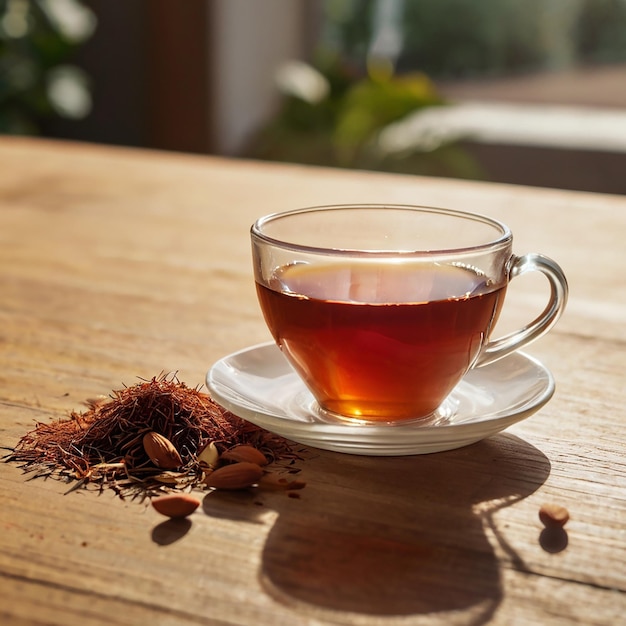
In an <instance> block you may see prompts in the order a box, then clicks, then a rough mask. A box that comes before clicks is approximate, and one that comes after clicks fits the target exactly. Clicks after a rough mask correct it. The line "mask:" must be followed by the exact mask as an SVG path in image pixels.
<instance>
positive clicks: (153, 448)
mask: <svg viewBox="0 0 626 626" xmlns="http://www.w3.org/2000/svg"><path fill="white" fill-rule="evenodd" d="M143 448H144V450H145V451H146V454H147V455H148V456H149V457H150V460H151V461H152V462H153V463H154V464H155V465H156V466H157V467H160V468H162V469H175V468H177V467H180V466H181V465H182V464H183V460H182V459H181V458H180V454H178V450H176V448H175V447H174V444H173V443H172V442H171V441H170V440H169V439H167V438H166V437H164V436H163V435H160V434H159V433H155V432H154V431H150V432H149V433H146V434H145V435H144V436H143Z"/></svg>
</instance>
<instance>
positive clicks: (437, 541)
mask: <svg viewBox="0 0 626 626" xmlns="http://www.w3.org/2000/svg"><path fill="white" fill-rule="evenodd" d="M549 473H550V463H549V461H548V459H547V458H546V457H545V456H544V455H543V454H542V453H541V452H540V451H539V450H537V449H536V448H535V447H533V446H531V445H530V444H528V443H526V442H524V441H523V440H521V439H519V438H518V437H515V436H513V435H510V434H500V435H498V436H496V437H492V438H490V439H488V440H486V441H482V442H480V443H477V444H474V445H472V446H469V447H466V448H462V449H460V450H454V451H450V452H445V453H439V454H434V455H425V456H414V457H396V458H374V457H363V456H350V455H341V454H334V453H330V452H321V453H320V456H319V457H317V458H316V459H313V460H311V461H307V463H306V468H305V471H303V474H306V475H304V476H303V479H306V478H307V476H311V477H312V476H313V475H315V480H314V482H309V485H308V486H307V488H306V489H305V490H304V491H303V492H302V495H301V498H300V499H299V500H297V501H295V502H294V501H293V500H289V501H288V499H287V498H284V497H283V498H282V500H281V499H280V498H278V497H275V498H273V499H272V501H271V502H270V501H268V502H267V503H266V504H267V505H268V506H270V507H272V508H274V509H275V510H276V511H278V513H279V515H278V518H277V520H276V522H275V524H274V526H273V528H272V530H271V531H270V533H269V536H268V538H267V541H266V544H265V548H264V551H263V558H262V569H261V579H262V582H263V584H264V586H265V588H266V589H267V590H268V592H269V593H270V594H271V595H273V596H274V597H276V598H277V599H279V600H280V601H282V602H285V603H288V604H293V605H299V606H302V605H314V606H315V607H316V608H317V610H318V611H319V610H320V609H322V610H324V609H326V610H330V611H348V612H353V613H358V614H369V615H378V616H382V615H385V616H389V617H391V616H405V615H412V614H427V613H436V614H437V615H438V616H439V617H443V615H442V613H443V612H452V611H455V612H457V614H458V612H459V611H462V614H463V616H464V618H466V621H465V622H464V623H472V624H479V623H483V622H485V621H487V620H488V619H489V617H490V616H491V615H492V614H493V612H494V611H495V609H496V608H497V606H498V604H499V603H500V601H501V599H502V595H503V592H502V581H501V575H500V571H499V567H498V561H497V559H496V556H495V554H494V551H493V548H492V546H491V544H490V543H489V541H488V539H487V536H486V534H485V529H486V527H490V528H491V529H492V531H493V532H494V535H495V536H496V538H497V539H498V541H499V542H500V545H501V546H502V548H503V549H504V551H505V552H507V554H508V556H509V558H511V560H512V561H513V564H514V566H517V567H520V568H523V563H521V560H520V559H519V557H517V556H516V554H515V551H514V549H513V547H512V546H509V545H507V544H506V541H505V540H504V538H503V537H502V536H501V535H500V533H499V532H498V530H497V528H496V526H495V524H494V523H493V518H492V515H493V513H494V512H495V511H496V510H498V509H499V508H502V507H503V506H508V505H510V504H512V503H513V502H515V501H518V500H520V499H523V498H525V497H526V496H528V495H529V494H531V493H533V492H534V491H535V490H536V489H537V488H538V487H540V486H541V485H542V484H543V483H544V482H545V480H546V478H547V477H548V475H549ZM516 560H517V561H518V562H517V563H516ZM457 617H458V615H457Z"/></svg>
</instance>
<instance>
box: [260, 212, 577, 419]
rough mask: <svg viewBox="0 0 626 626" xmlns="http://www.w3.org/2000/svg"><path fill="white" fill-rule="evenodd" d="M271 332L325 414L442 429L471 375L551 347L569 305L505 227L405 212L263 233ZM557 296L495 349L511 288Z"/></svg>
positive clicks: (263, 286)
mask: <svg viewBox="0 0 626 626" xmlns="http://www.w3.org/2000/svg"><path fill="white" fill-rule="evenodd" d="M251 237H252V251H253V262H254V277H255V282H256V288H257V295H258V299H259V303H260V306H261V310H262V312H263V316H264V318H265V321H266V324H267V326H268V328H269V330H270V332H271V334H272V336H273V337H274V340H275V342H276V344H277V345H278V346H279V348H280V349H281V350H282V352H283V354H284V355H285V357H286V358H287V359H288V361H289V362H290V363H291V365H292V366H293V368H294V369H295V371H296V372H297V373H298V375H299V376H300V377H301V379H302V380H303V382H304V383H305V384H306V386H307V387H308V388H309V390H310V391H311V393H312V394H313V396H314V397H315V399H316V400H317V403H318V404H319V407H320V409H321V410H322V412H324V413H326V414H329V415H331V416H333V417H340V418H345V419H348V420H360V421H366V422H377V423H380V422H396V421H403V420H412V419H425V418H428V417H429V416H432V415H433V414H435V412H436V411H437V409H438V407H439V406H440V405H441V404H442V403H443V401H444V400H445V398H446V397H447V396H448V395H449V394H450V392H451V391H452V390H453V389H454V387H455V386H456V385H457V384H458V383H459V382H460V381H461V379H462V378H463V376H464V375H465V374H466V373H467V372H468V370H469V369H470V368H473V367H480V366H481V365H485V364H487V363H491V362H493V361H495V360H497V359H500V358H502V357H505V356H506V355H508V354H510V353H511V352H513V351H515V350H517V349H519V348H520V347H521V346H523V345H527V344H528V343H530V342H531V341H533V340H535V339H537V338H538V337H539V336H541V335H543V334H544V333H546V332H547V331H548V330H549V329H550V328H551V327H552V326H553V325H554V323H555V322H556V321H557V319H558V318H559V317H560V315H561V313H562V312H563V309H564V307H565V304H566V301H567V291H568V289H567V281H566V279H565V276H564V274H563V272H562V270H561V269H560V268H559V266H558V265H557V264H556V263H555V262H554V261H552V260H551V259H549V258H547V257H545V256H542V255H538V254H526V255H523V256H515V255H514V254H513V252H512V234H511V232H510V230H509V229H508V228H507V227H506V226H505V225H504V224H501V223H500V222H498V221H496V220H493V219H491V218H488V217H484V216H481V215H477V214H472V213H466V212H461V211H455V210H449V209H438V208H430V207H416V206H403V205H338V206H322V207H312V208H307V209H299V210H294V211H288V212H285V213H276V214H273V215H268V216H266V217H263V218H261V219H259V220H257V221H256V222H255V224H254V225H253V226H252V229H251ZM528 271H539V272H541V273H543V274H544V275H545V276H546V277H547V278H548V281H549V283H550V285H551V295H550V299H549V303H548V305H547V307H546V308H545V309H544V311H543V313H542V314H541V315H539V317H538V318H537V319H535V320H534V321H532V322H531V323H530V324H528V325H527V326H525V327H524V328H522V329H521V330H519V331H516V332H513V333H510V334H508V335H506V336H504V337H502V338H500V339H496V340H493V339H491V333H492V329H493V328H494V326H495V324H496V322H497V320H498V316H499V314H500V311H501V309H502V306H503V303H504V299H505V295H506V290H507V286H508V284H509V282H510V280H511V279H512V278H513V277H515V276H517V275H519V274H522V273H525V272H528Z"/></svg>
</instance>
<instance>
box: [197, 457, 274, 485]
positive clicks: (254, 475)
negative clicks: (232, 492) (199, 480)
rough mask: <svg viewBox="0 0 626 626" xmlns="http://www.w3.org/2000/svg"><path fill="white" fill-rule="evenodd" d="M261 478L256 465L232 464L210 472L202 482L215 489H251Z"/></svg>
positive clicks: (260, 471) (246, 463) (260, 472)
mask: <svg viewBox="0 0 626 626" xmlns="http://www.w3.org/2000/svg"><path fill="white" fill-rule="evenodd" d="M261 476H263V470H262V469H261V467H260V466H259V465H257V464H256V463H248V462H242V463H234V464H233V465H225V466H224V467H220V468H219V469H216V470H215V471H214V472H211V473H210V474H209V475H208V476H207V477H206V478H205V479H204V482H205V484H206V485H208V486H209V487H214V488H215V489H245V488H246V487H251V486H252V485H254V484H255V483H257V482H258V481H259V479H260V478H261Z"/></svg>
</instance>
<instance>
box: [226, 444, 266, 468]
mask: <svg viewBox="0 0 626 626" xmlns="http://www.w3.org/2000/svg"><path fill="white" fill-rule="evenodd" d="M220 458H222V459H223V460H224V461H230V462H235V463H242V462H245V463H256V464H257V465H267V459H266V458H265V455H264V454H263V453H262V452H261V451H260V450H257V449H256V448H254V447H252V446H246V445H240V446H235V447H234V448H231V449H230V450H226V451H225V452H223V453H222V456H221V457H220Z"/></svg>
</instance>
